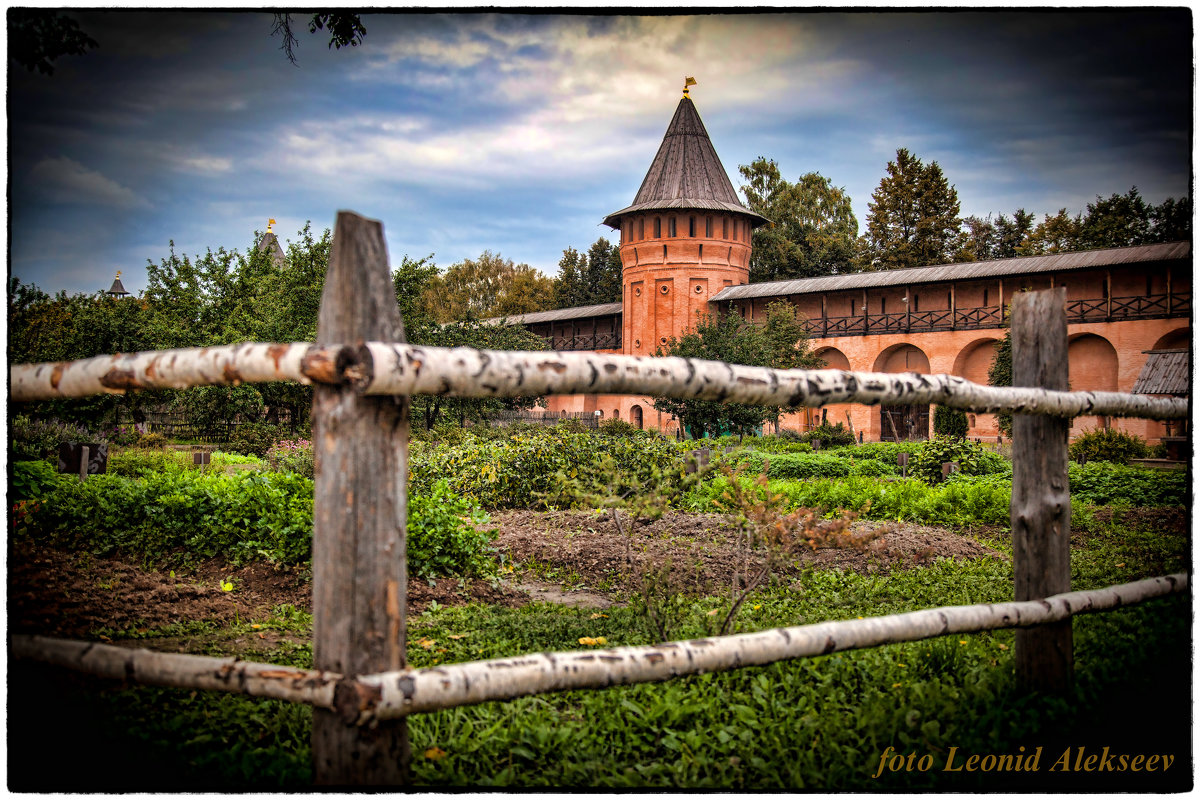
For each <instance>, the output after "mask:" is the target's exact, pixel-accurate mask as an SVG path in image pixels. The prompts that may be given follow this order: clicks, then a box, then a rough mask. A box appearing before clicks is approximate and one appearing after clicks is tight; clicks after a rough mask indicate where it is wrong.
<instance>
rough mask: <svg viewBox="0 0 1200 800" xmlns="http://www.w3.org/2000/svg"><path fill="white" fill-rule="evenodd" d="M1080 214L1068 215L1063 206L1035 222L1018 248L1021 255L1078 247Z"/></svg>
mask: <svg viewBox="0 0 1200 800" xmlns="http://www.w3.org/2000/svg"><path fill="white" fill-rule="evenodd" d="M1082 223H1083V217H1082V215H1076V216H1075V217H1073V218H1072V217H1070V216H1068V215H1067V210H1066V209H1065V208H1060V209H1059V210H1058V213H1057V214H1055V215H1054V216H1050V215H1049V214H1046V215H1045V218H1044V219H1043V220H1042V221H1041V222H1039V223H1038V224H1037V227H1035V228H1034V229H1033V230H1032V231H1030V233H1029V236H1027V237H1026V238H1025V241H1024V242H1023V243H1022V244H1021V246H1020V247H1019V248H1018V254H1019V255H1023V256H1038V255H1045V254H1046V253H1069V252H1072V251H1074V250H1078V249H1079V226H1080V225H1081V224H1082Z"/></svg>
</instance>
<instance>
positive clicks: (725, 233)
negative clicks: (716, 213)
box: [721, 217, 729, 239]
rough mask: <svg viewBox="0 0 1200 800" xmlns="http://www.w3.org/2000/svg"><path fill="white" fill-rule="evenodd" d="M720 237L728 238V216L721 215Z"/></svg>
mask: <svg viewBox="0 0 1200 800" xmlns="http://www.w3.org/2000/svg"><path fill="white" fill-rule="evenodd" d="M721 238H722V239H728V238H729V218H728V217H721Z"/></svg>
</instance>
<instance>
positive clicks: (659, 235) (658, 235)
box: [654, 217, 662, 239]
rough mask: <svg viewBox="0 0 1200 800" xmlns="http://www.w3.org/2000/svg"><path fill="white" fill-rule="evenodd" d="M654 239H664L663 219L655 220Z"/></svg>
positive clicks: (657, 218) (656, 218)
mask: <svg viewBox="0 0 1200 800" xmlns="http://www.w3.org/2000/svg"><path fill="white" fill-rule="evenodd" d="M654 238H655V239H661V238H662V217H655V218H654Z"/></svg>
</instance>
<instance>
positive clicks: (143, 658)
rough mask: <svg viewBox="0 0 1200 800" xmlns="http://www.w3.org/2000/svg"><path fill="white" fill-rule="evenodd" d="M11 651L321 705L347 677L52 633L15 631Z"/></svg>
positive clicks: (123, 675) (78, 666) (162, 682)
mask: <svg viewBox="0 0 1200 800" xmlns="http://www.w3.org/2000/svg"><path fill="white" fill-rule="evenodd" d="M10 655H11V656H12V657H13V658H20V659H26V660H30V661H41V662H45V663H48V664H55V665H57V666H60V667H66V668H68V669H73V670H76V671H79V672H86V673H89V674H91V675H99V676H100V677H102V678H113V679H115V680H129V681H133V682H135V683H147V684H151V685H154V686H174V687H182V688H185V689H208V690H213V691H219V692H233V693H235V694H246V695H252V696H254V697H270V698H273V699H275V700H287V701H288V702H292V703H305V704H307V705H311V706H315V707H317V708H333V706H334V702H333V698H334V689H335V687H336V686H337V683H338V681H340V680H341V676H340V675H337V674H335V673H332V672H322V671H320V670H311V669H308V670H306V669H293V668H292V667H279V666H275V665H274V664H259V663H255V662H253V661H239V660H237V659H236V658H213V657H211V656H194V655H186V654H181V653H156V652H154V651H152V650H146V649H137V650H131V649H129V648H127V647H116V646H114V645H109V644H97V643H95V642H79V641H71V640H67V639H53V638H50V637H46V636H21V635H18V636H13V637H12V649H11V650H10Z"/></svg>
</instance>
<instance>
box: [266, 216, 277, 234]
mask: <svg viewBox="0 0 1200 800" xmlns="http://www.w3.org/2000/svg"><path fill="white" fill-rule="evenodd" d="M274 224H275V220H273V219H269V220H267V233H273V231H272V230H271V226H272V225H274Z"/></svg>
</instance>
